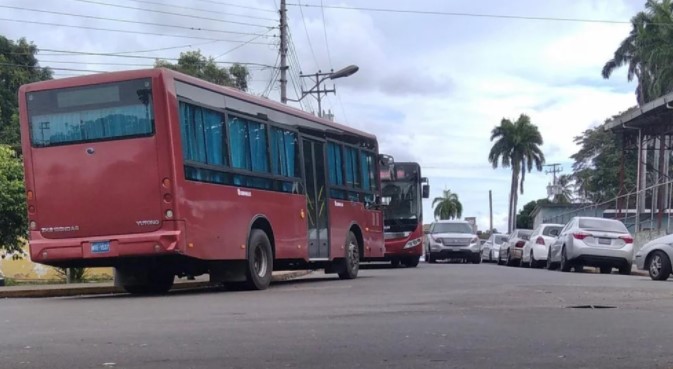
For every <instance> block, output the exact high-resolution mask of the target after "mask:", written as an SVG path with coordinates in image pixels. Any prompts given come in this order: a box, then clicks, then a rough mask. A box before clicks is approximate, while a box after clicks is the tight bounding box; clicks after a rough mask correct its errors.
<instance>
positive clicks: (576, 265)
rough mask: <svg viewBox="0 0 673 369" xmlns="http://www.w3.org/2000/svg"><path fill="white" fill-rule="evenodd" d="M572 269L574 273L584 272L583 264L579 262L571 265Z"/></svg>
mask: <svg viewBox="0 0 673 369" xmlns="http://www.w3.org/2000/svg"><path fill="white" fill-rule="evenodd" d="M573 269H574V270H575V273H584V265H582V264H579V263H577V264H575V266H573Z"/></svg>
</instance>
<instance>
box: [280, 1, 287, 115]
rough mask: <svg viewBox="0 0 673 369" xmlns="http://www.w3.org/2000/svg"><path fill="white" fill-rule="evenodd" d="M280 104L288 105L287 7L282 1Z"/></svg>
mask: <svg viewBox="0 0 673 369" xmlns="http://www.w3.org/2000/svg"><path fill="white" fill-rule="evenodd" d="M279 52H280V102H282V103H283V104H287V5H286V3H285V0H280V51H279Z"/></svg>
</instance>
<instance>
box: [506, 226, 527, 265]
mask: <svg viewBox="0 0 673 369" xmlns="http://www.w3.org/2000/svg"><path fill="white" fill-rule="evenodd" d="M531 233H533V230H532V229H515V230H513V231H512V233H511V234H510V235H509V236H507V239H506V240H505V242H503V243H502V245H501V246H500V252H499V253H498V265H504V264H506V265H507V266H520V265H521V256H522V255H523V246H524V245H525V244H526V241H528V240H529V239H530V234H531Z"/></svg>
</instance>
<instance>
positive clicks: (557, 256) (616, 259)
mask: <svg viewBox="0 0 673 369" xmlns="http://www.w3.org/2000/svg"><path fill="white" fill-rule="evenodd" d="M632 263H633V236H631V234H630V233H629V231H628V230H627V229H626V226H624V224H623V223H622V222H620V221H618V220H614V219H604V218H592V217H575V218H573V219H572V220H571V221H570V222H568V224H566V226H565V227H563V229H562V230H561V234H560V235H559V237H558V238H557V239H556V240H555V241H554V242H553V243H552V244H551V247H549V254H548V255H547V269H556V268H558V267H560V268H561V271H564V272H569V271H570V270H571V269H573V268H575V270H576V271H581V270H582V269H583V267H584V266H585V265H587V266H593V267H598V268H600V270H601V273H604V274H610V273H612V268H618V269H619V273H620V274H626V275H628V274H631V265H632Z"/></svg>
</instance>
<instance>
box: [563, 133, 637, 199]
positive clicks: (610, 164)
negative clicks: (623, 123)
mask: <svg viewBox="0 0 673 369" xmlns="http://www.w3.org/2000/svg"><path fill="white" fill-rule="evenodd" d="M574 141H575V143H576V144H577V145H578V146H579V147H580V149H579V150H578V151H577V152H576V153H575V154H573V155H572V156H571V158H572V159H573V160H574V163H573V179H574V180H575V188H576V191H577V194H578V197H579V200H581V201H582V202H596V203H600V202H603V201H607V200H610V199H612V198H614V197H616V196H618V195H619V191H620V188H619V183H620V173H619V172H620V167H621V160H622V147H621V142H620V140H618V138H617V136H616V135H615V134H614V133H612V132H610V131H606V130H605V129H603V127H602V126H599V127H595V128H590V129H587V130H585V131H584V132H583V133H582V134H581V135H579V136H577V137H575V140H574ZM637 166H638V157H637V153H636V152H635V151H633V150H631V151H626V152H624V184H625V186H626V187H627V188H634V187H635V184H636V181H635V179H636V173H637Z"/></svg>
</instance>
